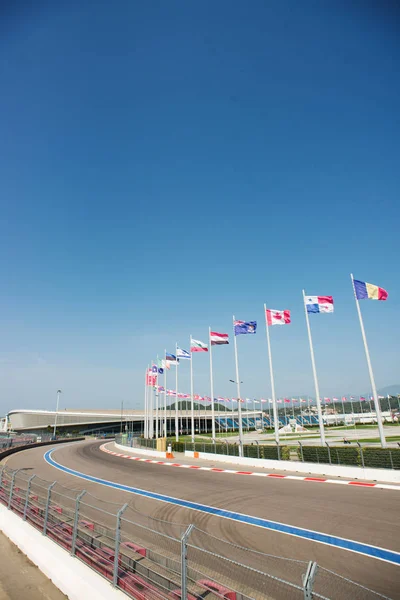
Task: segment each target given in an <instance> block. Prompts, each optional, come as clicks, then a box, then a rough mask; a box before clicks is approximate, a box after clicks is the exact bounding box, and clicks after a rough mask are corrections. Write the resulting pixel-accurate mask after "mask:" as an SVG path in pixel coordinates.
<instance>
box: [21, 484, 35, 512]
mask: <svg viewBox="0 0 400 600" xmlns="http://www.w3.org/2000/svg"><path fill="white" fill-rule="evenodd" d="M35 477H36V475H32V477H29V479H28V487H27V488H26V498H25V506H24V516H23V517H22V518H23V520H24V521H26V513H27V512H28V504H29V494H30V493H31V483H32V481H33V480H34V479H35Z"/></svg>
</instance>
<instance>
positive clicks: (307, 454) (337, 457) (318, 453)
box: [297, 446, 361, 466]
mask: <svg viewBox="0 0 400 600" xmlns="http://www.w3.org/2000/svg"><path fill="white" fill-rule="evenodd" d="M297 455H298V457H299V460H302V456H301V448H300V447H299V448H297ZM329 456H330V459H329ZM303 457H304V462H313V463H324V464H329V463H330V464H332V465H353V466H354V465H356V466H359V465H360V464H361V459H360V451H359V448H358V446H352V447H351V448H342V447H341V446H329V450H328V448H327V447H326V446H303Z"/></svg>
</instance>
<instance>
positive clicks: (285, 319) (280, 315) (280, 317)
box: [265, 308, 290, 325]
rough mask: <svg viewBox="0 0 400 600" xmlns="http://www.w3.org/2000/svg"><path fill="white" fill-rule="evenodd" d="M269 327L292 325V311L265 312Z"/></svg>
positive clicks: (268, 310) (269, 310)
mask: <svg viewBox="0 0 400 600" xmlns="http://www.w3.org/2000/svg"><path fill="white" fill-rule="evenodd" d="M265 313H266V317H267V325H288V324H289V323H290V310H271V309H269V308H267V310H266V311H265Z"/></svg>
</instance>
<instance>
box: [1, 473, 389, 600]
mask: <svg viewBox="0 0 400 600" xmlns="http://www.w3.org/2000/svg"><path fill="white" fill-rule="evenodd" d="M104 494H105V497H104V498H97V497H96V496H93V495H92V494H91V493H89V492H87V491H85V490H83V489H71V488H68V487H65V486H63V485H61V484H59V483H58V482H57V481H53V482H49V481H45V480H44V479H41V478H40V477H38V476H37V475H36V474H34V473H32V470H31V469H17V470H12V469H10V468H8V467H6V466H0V503H1V504H3V505H5V506H6V507H7V508H8V509H9V510H11V511H13V512H14V513H15V514H17V515H19V516H20V517H21V518H22V519H23V520H24V521H26V522H28V523H29V524H30V525H32V526H33V527H35V528H36V529H38V530H39V531H40V532H41V533H42V534H43V535H45V536H47V537H48V538H50V539H51V540H53V541H54V542H55V543H57V544H58V545H59V546H61V547H63V548H64V549H65V550H66V551H67V552H69V554H70V555H71V556H74V557H76V559H78V560H81V561H83V562H84V563H85V564H86V565H87V566H89V567H90V568H92V569H94V570H95V571H96V572H97V573H99V574H100V575H102V576H103V577H104V578H106V579H107V580H108V581H109V582H110V585H112V586H114V587H117V588H119V589H120V590H122V591H124V592H125V593H126V594H127V595H128V596H130V597H131V598H134V599H135V600H161V599H164V600H183V599H185V600H200V599H207V600H217V599H219V600H268V599H270V600H272V599H276V600H286V599H287V600H293V599H294V600H296V599H299V600H300V599H302V598H306V599H312V598H322V599H330V600H345V599H347V598H354V599H358V598H359V599H360V600H361V599H363V600H377V599H378V598H386V599H387V598H388V597H387V596H384V595H382V594H379V593H377V592H375V591H372V590H370V589H367V588H365V587H363V586H361V585H359V584H357V583H355V582H353V581H351V580H349V579H346V578H344V577H341V576H340V575H337V574H335V573H333V572H332V571H328V570H326V569H324V568H322V567H318V565H317V564H316V563H314V562H305V561H301V560H294V559H290V558H287V557H281V556H274V555H272V554H266V553H264V552H261V551H260V549H257V548H253V549H250V548H245V547H241V546H239V545H237V544H234V543H232V542H230V541H228V540H225V539H221V538H219V537H217V536H215V535H212V534H210V533H209V532H206V531H204V530H203V529H202V528H201V526H200V524H201V523H202V522H203V521H202V520H201V519H200V524H199V525H195V524H191V523H188V522H184V521H174V520H172V518H173V515H176V517H177V518H178V516H180V515H185V514H186V513H185V512H183V513H182V512H180V513H176V512H175V508H174V509H173V511H174V512H172V510H171V509H170V510H169V509H168V508H166V507H165V505H162V507H161V508H160V505H159V503H157V502H155V501H150V500H149V499H147V498H142V497H134V498H133V499H130V501H129V503H126V504H124V505H123V506H121V505H120V504H117V503H115V502H113V492H112V491H111V490H107V491H104ZM238 527H240V525H239V526H238ZM259 543H262V542H259Z"/></svg>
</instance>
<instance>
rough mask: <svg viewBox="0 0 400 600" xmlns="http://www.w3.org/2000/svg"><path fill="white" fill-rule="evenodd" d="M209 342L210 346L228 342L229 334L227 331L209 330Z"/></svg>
mask: <svg viewBox="0 0 400 600" xmlns="http://www.w3.org/2000/svg"><path fill="white" fill-rule="evenodd" d="M210 342H211V346H219V345H222V344H229V335H228V334H227V333H217V332H216V331H210Z"/></svg>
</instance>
